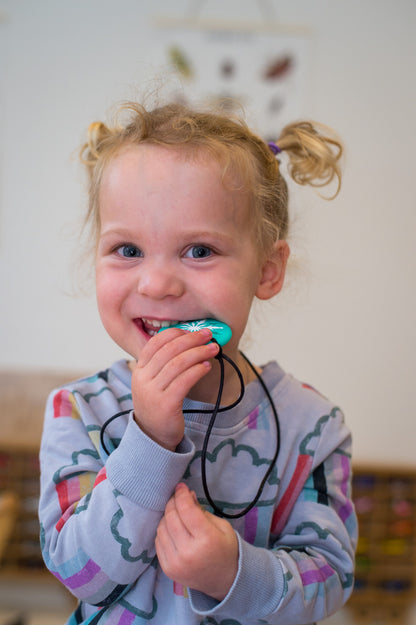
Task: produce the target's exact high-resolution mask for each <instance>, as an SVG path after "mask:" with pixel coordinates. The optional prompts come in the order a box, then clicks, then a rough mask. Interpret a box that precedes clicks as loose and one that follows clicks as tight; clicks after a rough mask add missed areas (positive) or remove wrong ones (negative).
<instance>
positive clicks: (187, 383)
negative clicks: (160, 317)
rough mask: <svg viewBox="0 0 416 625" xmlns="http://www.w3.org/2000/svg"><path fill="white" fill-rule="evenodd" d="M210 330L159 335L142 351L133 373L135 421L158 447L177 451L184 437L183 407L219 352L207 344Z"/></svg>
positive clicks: (175, 330) (213, 346)
mask: <svg viewBox="0 0 416 625" xmlns="http://www.w3.org/2000/svg"><path fill="white" fill-rule="evenodd" d="M210 338H212V333H211V331H210V330H208V329H204V330H200V331H199V332H184V331H183V330H179V329H177V328H172V329H168V330H164V331H163V332H160V333H159V334H156V335H155V336H154V337H153V338H152V339H151V340H150V341H149V342H148V343H147V344H146V345H145V347H144V348H143V350H142V352H141V354H140V358H139V360H138V362H137V366H136V368H135V370H134V372H133V378H132V395H133V406H134V418H135V419H136V422H137V423H138V425H139V426H140V427H141V428H142V430H143V431H144V432H145V433H146V434H147V435H148V436H149V437H150V438H151V439H153V440H154V441H156V442H157V443H158V444H159V445H162V446H163V447H165V448H166V449H170V450H172V451H174V450H175V449H176V447H177V446H178V444H179V443H180V442H181V440H182V438H183V435H184V428H185V423H184V418H183V413H182V404H183V400H184V399H185V397H186V395H187V394H188V392H189V391H190V389H191V388H192V387H193V386H194V385H195V384H196V383H197V382H198V381H199V380H200V379H201V378H202V377H203V376H204V375H206V374H207V373H208V372H209V370H210V369H211V364H210V363H209V359H210V358H213V357H214V356H216V354H217V353H218V349H219V348H218V345H217V344H216V343H208V344H207V341H209V340H210Z"/></svg>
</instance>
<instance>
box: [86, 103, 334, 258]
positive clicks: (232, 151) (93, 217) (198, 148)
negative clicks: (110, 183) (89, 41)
mask: <svg viewBox="0 0 416 625" xmlns="http://www.w3.org/2000/svg"><path fill="white" fill-rule="evenodd" d="M119 113H122V114H126V113H127V119H126V121H125V122H124V123H120V122H117V123H115V124H114V125H113V126H108V125H106V124H104V123H103V122H94V123H92V124H91V125H90V126H89V129H88V139H87V142H86V143H85V144H84V145H83V146H82V149H81V160H82V162H83V163H84V165H85V166H86V168H87V171H88V178H89V209H88V214H87V221H91V222H92V224H93V228H94V230H95V235H96V237H97V236H98V233H99V229H100V212H99V190H100V184H101V180H102V176H103V172H104V170H105V168H106V166H107V165H108V163H109V162H110V161H111V160H112V159H113V158H114V157H115V156H116V155H117V154H118V153H119V152H120V151H121V150H123V149H124V148H126V147H128V146H132V145H140V144H143V143H145V144H153V145H159V146H165V147H171V148H174V149H176V150H182V151H184V152H185V153H188V154H191V155H196V156H198V155H201V154H205V155H208V156H212V157H214V158H216V159H217V160H218V161H219V162H220V163H221V164H222V167H223V170H222V171H223V181H224V183H225V184H227V185H234V187H233V188H234V189H236V188H238V189H240V190H243V191H244V192H246V193H247V194H248V197H249V199H250V206H251V207H252V210H253V217H254V219H255V223H256V228H257V236H258V243H259V246H260V248H261V249H263V250H267V249H269V247H270V245H272V244H273V242H274V241H276V240H277V239H279V238H280V239H284V238H286V236H287V233H288V225H289V217H288V188H287V184H286V181H285V180H284V177H283V175H282V174H281V172H280V169H279V164H280V163H279V160H278V159H277V158H276V155H275V154H274V153H273V151H272V150H271V149H270V147H269V145H268V144H267V143H266V142H265V141H264V140H263V139H262V138H261V137H259V136H258V135H256V134H255V133H254V132H252V131H251V130H250V129H249V127H248V126H247V124H246V123H245V121H244V120H242V119H240V118H237V117H233V116H228V115H225V114H223V113H216V112H206V111H203V110H194V109H191V108H189V107H187V106H184V105H181V104H167V105H165V106H162V107H158V108H155V109H153V110H146V109H145V108H144V107H143V106H141V105H140V104H137V103H134V102H128V103H126V104H124V105H122V106H121V107H120V109H119ZM120 117H121V115H120ZM331 135H332V136H331ZM276 143H277V144H278V149H279V151H281V152H285V153H287V155H288V172H289V175H290V176H291V177H292V179H293V180H294V181H295V182H296V183H298V184H300V185H311V186H314V187H321V186H324V185H326V184H329V183H331V182H332V181H333V180H334V178H335V179H337V181H338V186H337V189H336V192H335V194H334V195H333V196H332V197H335V195H337V193H338V192H339V189H340V185H341V171H340V167H339V159H340V157H341V155H342V145H341V143H340V142H339V140H338V139H337V138H336V137H335V136H334V134H333V132H332V131H331V130H330V129H329V128H326V127H324V126H321V125H318V124H316V123H312V122H308V121H300V122H296V123H292V124H289V125H287V126H285V127H284V128H283V130H282V132H281V134H280V137H279V138H278V139H277V141H276ZM236 184H237V186H235V185H236Z"/></svg>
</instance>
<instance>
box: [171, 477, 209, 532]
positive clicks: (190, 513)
mask: <svg viewBox="0 0 416 625" xmlns="http://www.w3.org/2000/svg"><path fill="white" fill-rule="evenodd" d="M174 497H175V509H176V512H177V514H178V516H179V517H180V519H181V521H182V523H183V525H184V527H185V529H186V531H187V532H188V534H189V535H190V536H192V537H195V536H196V535H197V534H200V533H201V531H204V526H205V524H206V523H207V513H206V512H205V511H204V510H203V509H202V508H201V506H200V505H199V503H198V500H197V499H196V496H195V494H194V493H192V492H191V491H190V490H189V488H188V487H187V486H186V484H183V483H182V482H181V483H179V484H178V485H177V487H176V490H175V495H174Z"/></svg>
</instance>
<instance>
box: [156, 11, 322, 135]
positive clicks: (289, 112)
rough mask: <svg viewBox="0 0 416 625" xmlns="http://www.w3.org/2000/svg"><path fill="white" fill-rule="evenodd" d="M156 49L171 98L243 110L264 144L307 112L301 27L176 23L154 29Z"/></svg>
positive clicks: (306, 39) (304, 45)
mask: <svg viewBox="0 0 416 625" xmlns="http://www.w3.org/2000/svg"><path fill="white" fill-rule="evenodd" d="M154 45H155V46H156V47H157V55H158V56H159V59H160V62H161V64H165V66H166V67H167V68H168V71H169V72H170V74H171V76H172V75H173V80H172V84H173V85H174V86H171V87H170V88H171V92H170V93H169V96H170V97H171V98H173V99H176V100H177V101H183V102H185V103H188V104H192V103H193V104H201V103H202V104H208V105H213V106H214V107H222V108H225V109H228V110H231V112H235V113H236V114H238V113H239V112H240V111H241V109H243V111H244V114H245V117H246V119H247V121H248V123H249V125H250V126H252V127H254V128H255V129H256V130H257V132H258V133H259V134H261V136H262V137H263V138H265V139H267V140H274V139H276V137H277V136H278V134H279V131H280V129H281V128H282V126H284V124H286V123H288V122H291V121H293V120H295V119H297V118H299V117H300V116H301V115H302V112H303V111H304V109H305V99H306V88H307V77H308V75H309V74H308V59H309V58H310V54H308V48H309V37H308V36H307V34H306V33H304V32H302V31H301V29H299V32H296V33H290V32H289V33H288V32H286V31H282V29H279V28H278V27H273V25H271V26H268V27H266V26H264V27H262V28H258V27H253V25H250V24H248V25H246V26H244V25H241V26H238V25H235V24H232V25H227V23H224V22H219V23H216V24H212V25H209V24H207V23H204V22H200V23H196V24H195V25H192V24H191V25H181V23H180V22H178V23H177V25H172V26H169V25H162V26H159V27H158V28H156V29H155V40H154ZM154 58H155V57H154Z"/></svg>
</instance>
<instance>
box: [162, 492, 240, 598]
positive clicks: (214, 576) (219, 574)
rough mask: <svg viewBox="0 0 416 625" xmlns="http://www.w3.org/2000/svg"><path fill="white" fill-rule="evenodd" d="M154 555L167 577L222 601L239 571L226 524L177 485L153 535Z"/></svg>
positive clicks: (235, 546) (231, 532) (233, 541)
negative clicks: (154, 543) (155, 554)
mask: <svg viewBox="0 0 416 625" xmlns="http://www.w3.org/2000/svg"><path fill="white" fill-rule="evenodd" d="M156 553H157V556H158V559H159V563H160V566H161V567H162V569H163V571H164V572H165V573H166V575H167V576H168V577H170V578H171V579H172V580H174V581H176V582H179V583H180V584H182V585H184V586H187V587H189V588H193V589H195V590H199V591H201V592H203V593H205V594H207V595H209V596H211V597H213V598H214V599H217V600H218V601H222V600H223V599H224V597H225V596H226V595H227V593H228V591H229V590H230V588H231V586H232V584H233V582H234V579H235V576H236V575H237V570H238V542H237V537H236V535H235V531H234V529H233V528H232V526H231V525H230V523H229V522H228V521H226V520H225V519H220V518H218V517H216V516H214V515H213V514H210V513H209V512H206V511H204V510H203V509H202V508H201V507H200V505H199V504H198V502H197V500H196V497H195V495H194V494H193V493H191V491H190V490H189V489H188V487H187V486H186V485H185V484H182V483H180V484H178V485H177V487H176V491H175V494H174V495H173V497H172V498H171V499H170V500H169V502H168V504H167V506H166V509H165V515H164V517H163V518H162V520H161V521H160V523H159V527H158V529H157V535H156Z"/></svg>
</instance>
